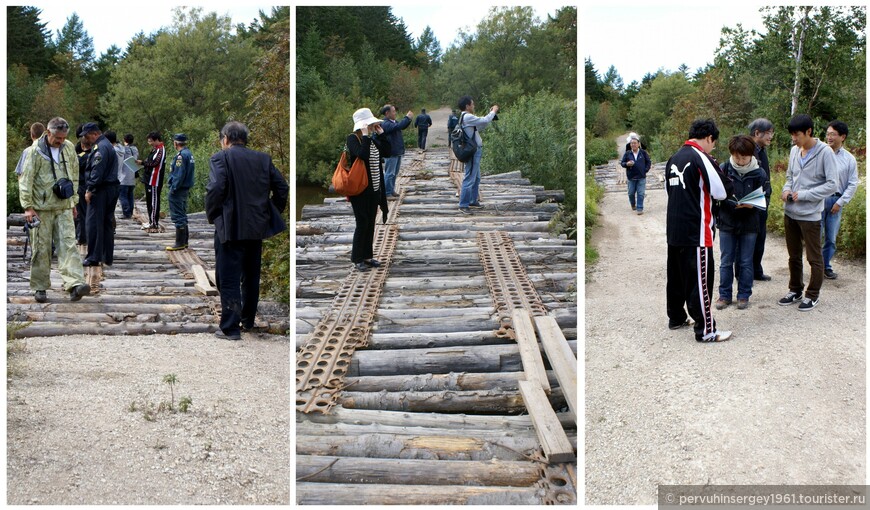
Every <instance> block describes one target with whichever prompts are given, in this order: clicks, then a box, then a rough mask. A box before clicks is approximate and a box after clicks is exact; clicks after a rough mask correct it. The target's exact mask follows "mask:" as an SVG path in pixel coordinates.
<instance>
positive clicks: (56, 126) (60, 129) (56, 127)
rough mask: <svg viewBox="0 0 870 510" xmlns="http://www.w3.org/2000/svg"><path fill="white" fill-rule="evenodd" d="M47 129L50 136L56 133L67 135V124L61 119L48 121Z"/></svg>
mask: <svg viewBox="0 0 870 510" xmlns="http://www.w3.org/2000/svg"><path fill="white" fill-rule="evenodd" d="M47 129H48V131H49V132H50V133H51V134H52V135H56V134H58V133H69V122H67V121H66V120H65V119H64V118H63V117H55V118H53V119H51V120H50V121H48V127H47Z"/></svg>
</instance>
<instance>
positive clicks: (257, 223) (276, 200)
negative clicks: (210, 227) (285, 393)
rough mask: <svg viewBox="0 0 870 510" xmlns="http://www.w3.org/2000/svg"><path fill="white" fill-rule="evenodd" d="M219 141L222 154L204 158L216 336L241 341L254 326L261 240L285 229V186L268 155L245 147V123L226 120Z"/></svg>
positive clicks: (286, 192) (261, 247)
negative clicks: (218, 314) (216, 297)
mask: <svg viewBox="0 0 870 510" xmlns="http://www.w3.org/2000/svg"><path fill="white" fill-rule="evenodd" d="M220 137H221V146H222V147H223V150H222V151H220V152H218V153H217V154H214V155H213V156H212V157H211V159H210V160H209V168H210V172H209V177H208V181H209V182H208V185H207V186H206V195H205V209H206V215H207V217H208V221H209V223H213V224H214V226H215V236H214V249H215V258H216V266H217V267H216V279H217V281H216V283H217V287H218V290H219V291H220V295H221V321H220V330H218V331H217V332H215V336H217V337H218V338H221V339H225V340H241V329H244V330H250V329H252V328H253V327H254V316H255V315H256V313H257V304H258V302H259V299H260V265H261V258H262V252H263V239H267V238H269V237H272V236H273V235H275V234H277V233H279V232H282V231H284V230H285V229H286V228H287V226H286V225H285V224H284V220H283V219H282V218H281V213H282V212H283V211H284V208H285V207H286V206H287V198H288V196H289V193H290V187H289V186H288V184H287V180H286V179H285V178H284V176H283V175H281V172H279V171H278V169H276V168H275V165H273V164H272V158H271V157H269V155H268V154H264V153H262V152H257V151H254V150H251V149H248V148H247V147H246V145H247V143H248V128H247V127H245V125H244V124H242V123H241V122H228V123H227V124H226V125H225V126H224V127H223V129H221V134H220ZM288 249H289V246H288ZM240 326H241V327H240Z"/></svg>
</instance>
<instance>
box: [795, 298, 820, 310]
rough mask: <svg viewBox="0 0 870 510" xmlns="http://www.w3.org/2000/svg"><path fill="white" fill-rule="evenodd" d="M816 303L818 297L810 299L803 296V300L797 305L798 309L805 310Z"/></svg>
mask: <svg viewBox="0 0 870 510" xmlns="http://www.w3.org/2000/svg"><path fill="white" fill-rule="evenodd" d="M817 304H819V298H816V299H810V298H808V297H805V298H804V300H803V301H801V304H799V305H798V310H800V311H802V312H807V311H810V310H812V309H813V308H815V307H816V305H817Z"/></svg>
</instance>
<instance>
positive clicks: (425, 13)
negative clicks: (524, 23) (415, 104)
mask: <svg viewBox="0 0 870 510" xmlns="http://www.w3.org/2000/svg"><path fill="white" fill-rule="evenodd" d="M531 3H532V2H529V4H531ZM534 4H535V6H534V9H535V15H536V16H537V17H538V18H540V19H541V21H544V20H546V18H547V15H548V14H549V15H551V16H552V15H554V14H556V11H557V10H559V8H560V7H562V6H564V5H571V4H567V3H564V2H561V3H560V2H549V1H545V2H542V1H538V2H534ZM460 5H461V10H460V7H459V6H460ZM494 5H496V4H493V3H491V2H471V1H469V2H464V3H462V4H456V3H446V2H428V3H426V4H425V5H407V4H395V5H393V6H392V10H393V14H394V15H395V16H396V17H398V18H402V20H403V21H404V22H405V26H406V27H407V28H408V33H409V34H410V35H411V38H412V39H413V40H414V41H416V40H417V39H418V38H419V37H420V35H421V34H422V33H423V30H425V29H426V26H427V25H428V26H430V27H432V31H433V32H434V33H435V38H436V39H438V42H439V43H441V49H442V50H446V49H447V48H449V47H450V44H451V43H453V42H454V40H455V39H456V37H457V36H458V35H459V31H460V29H464V30H465V32H473V31H474V30H475V29H476V28H477V24H478V23H480V21H481V20H482V19H484V18H485V17H486V15H487V13H488V12H489V8H490V7H492V6H494ZM527 5H528V4H527Z"/></svg>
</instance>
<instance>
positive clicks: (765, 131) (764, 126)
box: [749, 118, 773, 282]
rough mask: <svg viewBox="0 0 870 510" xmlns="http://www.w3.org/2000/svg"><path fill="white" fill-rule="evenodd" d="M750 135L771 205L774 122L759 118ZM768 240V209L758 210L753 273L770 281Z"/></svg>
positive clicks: (750, 126) (761, 279)
mask: <svg viewBox="0 0 870 510" xmlns="http://www.w3.org/2000/svg"><path fill="white" fill-rule="evenodd" d="M749 136H751V137H752V139H753V140H754V141H755V159H756V160H757V161H758V166H759V167H760V168H761V169H762V170H763V171H764V174H765V182H764V197H765V200H767V205H768V207H770V195H771V193H772V191H771V187H770V163H769V162H768V159H767V148H768V147H769V146H770V143H771V142H772V141H773V122H770V121H769V120H767V119H765V118H759V119H755V120H753V121H752V123H751V124H749ZM766 241H767V209H765V210H763V211H758V237H756V238H755V252H754V253H753V255H752V267H753V274H754V278H755V279H756V280H759V281H762V282H769V281H770V280H771V277H770V276H769V275H766V274H764V268H763V267H762V266H761V259H762V257H764V244H765V242H766Z"/></svg>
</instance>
